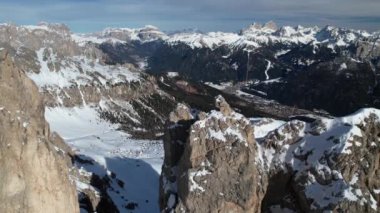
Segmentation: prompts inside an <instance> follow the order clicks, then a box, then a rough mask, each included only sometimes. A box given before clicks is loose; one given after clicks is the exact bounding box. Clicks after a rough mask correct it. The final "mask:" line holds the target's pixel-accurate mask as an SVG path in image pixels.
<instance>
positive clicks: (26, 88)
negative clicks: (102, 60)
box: [0, 49, 79, 213]
mask: <svg viewBox="0 0 380 213" xmlns="http://www.w3.org/2000/svg"><path fill="white" fill-rule="evenodd" d="M0 96H1V99H0V147H1V148H0V212H10V213H11V212H36V213H37V212H62V213H63V212H74V213H75V212H79V205H78V202H77V196H76V191H75V185H74V184H73V183H72V182H71V181H70V180H69V175H68V168H67V165H66V163H65V161H64V159H63V158H62V157H60V156H59V155H58V154H57V147H56V146H55V145H54V143H56V142H57V141H55V140H56V139H57V138H56V137H52V136H51V133H50V130H49V125H48V123H47V122H46V121H45V118H44V104H43V101H42V98H41V96H40V95H39V92H38V88H37V87H36V86H35V84H34V83H33V82H32V81H31V80H30V79H28V78H27V77H26V75H25V73H24V72H22V71H20V70H19V69H18V68H16V67H15V65H14V63H13V60H12V59H11V57H10V56H9V55H8V52H7V51H6V50H4V49H2V50H1V51H0Z"/></svg>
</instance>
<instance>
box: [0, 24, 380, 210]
mask: <svg viewBox="0 0 380 213" xmlns="http://www.w3.org/2000/svg"><path fill="white" fill-rule="evenodd" d="M379 35H380V33H368V32H365V31H359V30H349V29H342V28H336V27H331V26H327V27H325V28H318V27H311V28H307V27H301V26H298V27H280V28H279V27H277V26H276V24H275V23H273V22H270V23H267V24H265V25H263V26H262V25H260V24H254V25H251V26H249V27H247V28H246V29H243V30H241V32H239V33H225V32H209V33H201V32H198V31H184V32H178V33H174V34H173V33H171V34H166V33H164V32H162V31H160V30H159V29H158V28H156V27H154V26H146V27H143V28H139V29H129V28H107V29H105V30H104V31H101V32H95V33H88V34H76V33H73V32H71V31H70V29H69V28H68V27H67V26H65V25H62V24H48V23H41V24H39V25H38V26H16V25H11V24H1V25H0V50H1V51H5V52H6V53H7V55H8V56H9V57H10V58H11V59H12V61H13V63H14V64H15V66H16V67H17V68H18V69H20V70H22V72H24V73H25V74H26V76H27V77H28V78H30V79H31V80H33V81H34V83H35V84H36V85H37V87H38V88H39V92H40V93H41V94H42V97H43V104H44V106H45V118H46V120H47V121H48V122H49V123H50V128H51V129H52V130H53V131H56V132H58V133H59V135H60V136H61V137H62V138H63V140H64V141H65V142H66V144H68V145H69V148H67V150H66V148H62V147H61V148H60V147H57V148H56V149H55V150H56V151H57V153H61V154H62V153H63V155H64V156H66V157H68V158H70V160H71V161H72V162H73V165H71V166H72V167H71V171H70V179H71V180H72V181H74V182H75V183H76V186H77V191H78V195H79V199H80V204H81V210H82V211H83V212H85V211H88V212H93V211H97V212H130V211H131V212H158V211H159V205H158V202H157V200H158V194H159V192H158V188H159V181H158V176H159V174H160V172H161V165H162V163H163V157H164V147H163V144H162V138H164V137H166V136H165V132H167V131H168V129H166V128H165V123H166V122H167V119H168V117H169V114H170V112H171V111H172V110H173V109H174V108H175V106H176V105H177V103H179V102H185V103H187V104H189V105H190V106H191V107H192V108H193V112H192V113H193V114H196V113H197V112H199V110H203V111H209V110H211V109H213V108H214V105H213V97H214V96H216V95H218V94H220V93H222V94H224V96H225V97H226V99H227V100H228V101H229V102H230V104H231V105H232V106H233V108H234V109H238V110H240V112H241V113H242V114H244V115H246V116H249V117H253V116H254V117H257V116H263V117H270V118H268V120H266V119H263V118H256V120H259V121H261V122H264V121H268V122H267V123H266V124H267V126H271V127H273V129H271V130H274V129H277V127H279V126H280V125H284V127H282V128H283V129H286V128H287V127H286V125H285V124H286V122H287V121H288V120H292V119H300V120H302V121H297V122H299V123H303V125H305V126H307V127H308V128H309V127H310V129H312V126H311V125H312V124H310V123H308V122H310V121H314V120H318V119H322V121H323V122H324V123H323V124H321V125H320V126H323V125H330V126H328V130H326V131H327V132H329V131H330V130H331V131H335V130H337V131H335V132H334V134H335V133H336V134H335V135H336V137H342V138H345V137H346V136H347V134H351V132H349V133H347V134H346V133H344V132H341V131H340V130H341V129H342V128H343V129H344V128H345V127H344V126H345V124H344V122H343V120H342V119H343V118H342V119H341V120H339V119H336V120H332V119H333V118H331V117H329V115H327V114H328V113H321V112H320V111H317V110H314V111H313V109H314V108H317V109H323V110H327V111H328V112H330V113H333V114H346V113H347V112H351V111H353V110H356V109H358V108H361V107H378V106H379V104H380V99H379V97H380V87H379V86H378V83H377V82H378V80H380V79H379V70H380V69H379V67H380V40H379ZM215 88H216V89H215ZM271 99H274V100H271ZM276 100H277V101H278V102H277V101H276ZM279 102H280V103H279ZM282 103H285V104H288V105H290V106H291V107H289V106H286V105H283V104H282ZM297 107H301V108H307V109H309V110H304V109H298V108H297ZM372 111H373V110H372ZM372 111H371V112H372ZM366 112H368V111H366V110H364V111H363V113H364V114H365V113H366ZM367 114H368V113H367ZM367 114H366V115H367ZM294 116H297V117H294ZM321 116H322V117H323V118H321ZM325 117H326V118H325ZM273 118H276V119H281V120H284V121H273V120H271V119H273ZM269 121H270V122H269ZM272 121H273V122H272ZM293 122H296V121H293ZM334 122H340V123H339V124H337V125H338V126H339V127H336V128H335V126H334V125H335V124H334ZM264 123H265V122H264ZM351 123H352V122H351ZM333 124H334V125H333ZM255 125H256V124H255ZM288 125H290V126H292V122H290V124H288ZM355 125H359V124H357V123H355V122H353V123H352V126H355ZM330 127H331V128H330ZM308 128H306V129H302V132H301V133H299V135H294V137H297V138H299V137H301V136H300V135H302V138H304V139H305V141H306V142H304V143H307V144H308V147H311V149H317V148H318V147H314V146H312V145H310V144H309V143H311V142H310V141H313V142H314V141H315V140H316V139H314V138H313V134H312V133H310V132H308V130H309V129H308ZM321 128H322V127H321ZM352 128H353V129H355V128H354V127H352ZM338 130H339V131H338ZM277 131H281V129H279V130H277ZM350 131H351V130H350ZM267 133H268V131H267V130H266V128H260V127H256V129H255V135H256V138H257V141H258V142H261V141H262V140H263V139H262V137H264V136H265V137H267V138H269V136H268V135H267ZM272 134H275V133H272ZM326 134H327V133H326ZM329 134H330V133H329ZM355 134H356V133H355ZM275 135H277V136H278V135H281V132H280V133H278V134H275ZM277 136H276V137H277ZM324 136H325V134H324V133H321V134H320V137H324ZM273 137H274V136H273ZM287 137H288V136H286V137H285V138H287ZM289 137H293V135H292V136H289ZM347 137H348V136H347ZM277 139H278V138H277ZM277 139H276V140H277ZM268 140H269V139H268ZM276 143H277V142H276ZM304 143H297V145H294V146H300V147H302V144H304ZM326 143H327V142H326ZM375 143H377V142H376V141H375ZM342 144H346V142H345V141H343V140H342ZM257 145H258V146H261V145H262V144H257ZM309 145H310V146H309ZM329 145H332V144H329ZM283 148H284V149H287V150H285V151H284V152H287V153H290V152H291V151H289V150H290V149H293V148H292V147H289V146H286V145H284V146H283ZM70 149H71V151H70ZM294 149H296V148H294ZM318 150H319V148H318ZM320 150H322V149H320ZM308 151H310V150H308ZM267 152H270V153H273V152H274V151H273V150H272V149H268V150H267ZM263 159H265V158H263ZM286 160H288V159H286ZM271 162H272V161H271ZM291 162H293V161H292V160H291V159H290V160H289V161H286V162H285V161H284V160H282V161H281V162H280V163H281V164H284V165H285V164H290V163H291ZM262 163H263V164H265V163H267V164H268V163H269V162H268V161H265V162H262ZM298 164H301V163H299V162H298ZM292 168H293V167H292ZM294 168H295V167H294ZM302 168H303V169H304V170H305V171H306V170H307V169H310V168H306V167H305V168H304V167H302ZM371 193H372V191H371ZM365 196H367V195H365ZM334 199H335V198H334ZM358 199H359V200H360V199H362V198H361V197H360V198H358ZM363 199H364V198H363ZM365 199H366V201H367V204H372V201H370V196H367V197H365ZM376 199H378V197H376ZM363 202H364V201H363ZM317 204H318V205H319V203H316V205H317ZM318 205H317V206H318ZM319 206H320V205H319Z"/></svg>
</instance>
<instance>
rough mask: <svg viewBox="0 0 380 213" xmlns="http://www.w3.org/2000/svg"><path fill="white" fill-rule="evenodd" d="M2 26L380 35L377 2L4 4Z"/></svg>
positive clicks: (41, 0) (59, 0) (22, 0)
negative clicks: (338, 30)
mask: <svg viewBox="0 0 380 213" xmlns="http://www.w3.org/2000/svg"><path fill="white" fill-rule="evenodd" d="M0 3H1V8H0V21H1V22H3V23H6V22H11V23H15V24H17V25H36V24H38V23H39V22H41V21H45V22H49V23H64V24H66V25H68V26H69V27H70V29H71V30H72V31H73V32H78V33H85V32H95V31H100V30H102V29H104V28H106V27H129V28H137V27H143V26H145V25H154V26H157V27H158V28H160V29H161V30H163V31H169V32H170V31H175V30H183V29H188V28H191V29H199V30H201V31H203V32H209V31H227V32H236V31H238V30H240V29H242V28H244V27H246V26H248V25H249V24H252V23H253V22H258V23H262V24H264V23H266V22H268V21H270V20H273V21H274V22H276V23H277V24H278V25H279V26H297V25H302V26H305V27H310V26H320V27H323V26H326V25H333V26H338V27H344V28H352V29H360V30H367V31H371V32H372V31H378V30H380V14H379V12H378V11H379V10H380V1H375V0H362V1H356V0H319V1H305V0H282V1H278V0H277V1H276V0H266V1H264V0H235V1H227V0H203V1H200V0H194V1H189V2H187V1H181V0H176V1H175V0H140V1H137V0H108V1H106V0H77V1H75V0H50V1H45V0H36V1H26V0H14V1H12V2H8V1H3V0H0Z"/></svg>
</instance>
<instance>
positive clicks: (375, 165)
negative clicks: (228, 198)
mask: <svg viewBox="0 0 380 213" xmlns="http://www.w3.org/2000/svg"><path fill="white" fill-rule="evenodd" d="M379 131H380V111H379V110H377V109H364V110H360V111H358V112H356V113H355V114H352V115H349V116H346V117H342V118H335V119H327V118H323V119H320V120H317V121H315V122H313V123H305V122H302V121H297V120H294V121H290V122H288V123H285V124H284V125H282V126H281V127H280V128H277V129H275V130H274V131H272V132H270V133H269V134H268V135H267V136H266V137H264V138H263V139H262V140H261V141H260V145H261V146H263V148H262V149H261V150H262V153H261V155H262V156H263V157H262V158H261V159H262V162H264V164H267V165H268V166H267V167H266V168H268V173H269V176H270V178H269V183H268V184H269V186H268V191H267V194H266V196H265V198H264V200H263V210H264V211H268V210H271V209H276V208H279V207H281V208H284V209H292V210H294V211H302V212H323V211H334V212H377V211H378V208H379V202H380V198H379V190H378V189H379V182H378V180H379V174H380V173H379V163H380V161H379V158H380V154H379V153H380V152H379V151H380V150H379V147H380V135H379Z"/></svg>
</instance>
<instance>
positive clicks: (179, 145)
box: [160, 96, 266, 212]
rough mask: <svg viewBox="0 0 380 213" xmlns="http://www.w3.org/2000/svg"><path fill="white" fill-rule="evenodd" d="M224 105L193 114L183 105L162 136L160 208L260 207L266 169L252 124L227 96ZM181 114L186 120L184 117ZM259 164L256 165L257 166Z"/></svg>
mask: <svg viewBox="0 0 380 213" xmlns="http://www.w3.org/2000/svg"><path fill="white" fill-rule="evenodd" d="M216 107H218V108H219V110H220V111H212V112H210V113H209V114H204V113H201V115H200V116H199V117H201V119H200V120H197V121H195V120H194V119H191V118H192V117H190V116H189V115H190V109H189V108H188V107H186V106H184V105H179V106H178V108H177V110H176V112H174V113H173V114H176V115H177V116H172V117H174V118H175V119H172V120H171V122H170V123H169V126H170V127H169V129H168V132H167V134H166V138H165V141H164V145H165V161H164V165H163V172H162V175H161V200H160V202H161V203H160V204H161V209H162V210H164V211H165V212H170V211H171V210H174V211H175V212H199V211H201V212H259V211H260V209H261V200H262V198H263V196H264V193H265V184H266V182H265V181H263V180H264V179H265V178H264V176H263V175H264V174H263V173H262V171H263V170H262V168H261V165H260V164H256V160H255V159H256V157H257V146H256V142H255V139H254V136H253V127H252V126H251V125H250V123H249V121H248V120H247V119H246V118H244V116H242V115H241V114H238V113H236V112H234V111H233V110H232V109H231V108H230V107H229V105H228V103H226V102H225V100H224V99H223V97H221V96H219V97H217V98H216ZM180 119H183V120H180ZM255 165H256V166H255Z"/></svg>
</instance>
